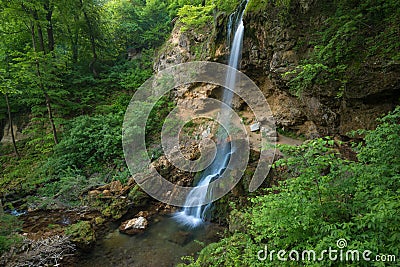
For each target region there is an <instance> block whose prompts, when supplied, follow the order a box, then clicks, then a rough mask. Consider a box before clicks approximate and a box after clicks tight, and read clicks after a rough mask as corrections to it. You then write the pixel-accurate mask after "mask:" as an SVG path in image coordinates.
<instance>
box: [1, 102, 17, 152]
mask: <svg viewBox="0 0 400 267" xmlns="http://www.w3.org/2000/svg"><path fill="white" fill-rule="evenodd" d="M4 96H5V98H6V103H7V113H8V121H9V123H10V130H11V139H12V143H13V147H14V152H15V155H16V157H17V158H20V155H19V153H18V148H17V144H16V142H15V135H14V127H13V121H12V115H11V108H10V101H9V99H8V95H7V94H4Z"/></svg>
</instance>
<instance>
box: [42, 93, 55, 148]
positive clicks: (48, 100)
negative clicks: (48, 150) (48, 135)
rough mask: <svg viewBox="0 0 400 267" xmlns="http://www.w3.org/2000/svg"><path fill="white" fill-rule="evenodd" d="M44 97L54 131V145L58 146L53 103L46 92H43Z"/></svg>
mask: <svg viewBox="0 0 400 267" xmlns="http://www.w3.org/2000/svg"><path fill="white" fill-rule="evenodd" d="M43 93H44V96H45V98H46V107H47V113H48V114H49V121H50V124H51V130H52V131H53V140H54V143H55V144H56V145H57V144H58V136H57V129H56V125H55V124H54V118H53V110H52V108H51V101H50V97H49V95H48V94H47V92H46V91H43Z"/></svg>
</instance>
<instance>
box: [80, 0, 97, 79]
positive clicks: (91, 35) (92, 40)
mask: <svg viewBox="0 0 400 267" xmlns="http://www.w3.org/2000/svg"><path fill="white" fill-rule="evenodd" d="M80 2H81V8H82V12H83V16H84V17H85V22H86V25H87V27H88V30H89V39H90V45H91V48H92V54H93V59H92V61H91V62H90V64H89V68H90V70H91V71H92V72H93V76H94V77H97V76H98V73H97V71H96V67H95V64H96V62H97V52H96V38H95V36H94V30H93V25H92V22H91V21H90V19H89V16H88V15H87V12H86V10H85V8H84V7H83V2H82V0H80Z"/></svg>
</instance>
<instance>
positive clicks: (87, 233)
mask: <svg viewBox="0 0 400 267" xmlns="http://www.w3.org/2000/svg"><path fill="white" fill-rule="evenodd" d="M65 234H66V235H67V236H69V237H70V239H71V241H72V242H74V243H78V244H80V245H84V246H87V245H90V244H92V243H93V242H94V241H96V237H95V234H94V231H93V227H92V225H91V224H90V222H88V221H79V222H77V223H75V224H72V225H70V226H68V227H67V228H66V229H65Z"/></svg>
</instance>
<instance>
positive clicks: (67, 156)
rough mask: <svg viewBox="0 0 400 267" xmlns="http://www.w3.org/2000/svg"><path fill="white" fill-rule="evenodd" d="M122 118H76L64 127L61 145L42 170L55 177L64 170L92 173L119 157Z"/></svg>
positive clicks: (113, 115)
mask: <svg viewBox="0 0 400 267" xmlns="http://www.w3.org/2000/svg"><path fill="white" fill-rule="evenodd" d="M121 125H122V114H107V115H96V116H92V117H89V116H80V117H76V118H74V119H72V120H71V121H69V122H68V124H67V125H65V127H66V130H65V132H64V135H63V139H62V140H61V142H60V143H59V144H58V145H57V146H55V147H54V155H53V156H52V157H51V158H50V159H49V161H48V163H47V164H46V166H45V169H46V170H47V172H48V173H50V174H59V173H61V172H62V171H63V170H67V169H68V168H77V169H92V171H93V170H96V169H98V168H101V167H102V166H107V165H112V164H114V161H115V160H117V159H119V158H121V157H122V145H121V142H122V139H121V138H122V137H121Z"/></svg>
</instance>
